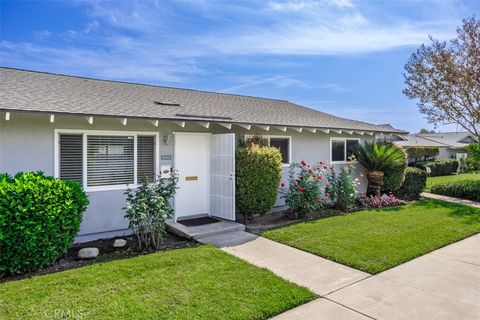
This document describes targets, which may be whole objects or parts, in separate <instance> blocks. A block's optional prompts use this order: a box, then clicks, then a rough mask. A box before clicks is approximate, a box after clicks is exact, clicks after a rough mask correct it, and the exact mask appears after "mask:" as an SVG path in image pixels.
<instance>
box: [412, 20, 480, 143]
mask: <svg viewBox="0 0 480 320" xmlns="http://www.w3.org/2000/svg"><path fill="white" fill-rule="evenodd" d="M430 39H431V42H432V43H431V45H430V46H427V45H422V46H421V47H420V48H419V49H418V50H417V51H416V52H415V53H413V54H412V55H411V57H410V59H409V60H408V62H407V64H406V65H405V73H404V77H405V84H406V85H407V88H406V89H404V90H403V93H404V94H405V95H406V96H407V97H408V98H410V99H418V100H419V102H418V103H417V106H418V108H419V109H420V112H421V113H423V114H425V115H426V118H427V119H428V120H429V122H431V123H435V124H437V123H442V122H443V123H445V122H454V123H457V124H458V125H460V126H461V127H463V128H464V129H465V130H467V131H468V132H470V133H471V134H472V135H474V136H475V137H476V139H477V141H480V125H479V124H480V20H476V19H475V18H470V19H465V20H463V26H462V27H461V28H457V38H455V39H453V40H450V42H448V43H447V42H441V41H438V40H434V39H433V38H430Z"/></svg>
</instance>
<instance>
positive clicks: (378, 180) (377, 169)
mask: <svg viewBox="0 0 480 320" xmlns="http://www.w3.org/2000/svg"><path fill="white" fill-rule="evenodd" d="M355 157H356V159H357V161H358V162H359V163H360V164H362V165H363V166H364V167H365V169H366V170H367V180H368V188H367V196H380V191H381V188H382V185H383V176H384V172H385V171H386V170H389V169H391V168H393V167H395V166H397V165H401V164H402V163H403V162H404V161H405V153H404V152H403V151H402V150H400V149H399V148H396V147H395V146H393V145H390V144H379V143H376V142H365V144H364V145H363V146H359V147H358V148H357V149H356V150H355Z"/></svg>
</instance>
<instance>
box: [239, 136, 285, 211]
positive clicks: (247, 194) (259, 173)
mask: <svg viewBox="0 0 480 320" xmlns="http://www.w3.org/2000/svg"><path fill="white" fill-rule="evenodd" d="M235 175H236V193H235V198H236V204H237V208H238V210H239V211H240V213H242V214H243V215H245V216H246V217H252V216H253V215H254V214H265V213H266V212H268V211H269V210H270V209H271V208H272V207H273V205H274V204H275V202H276V200H277V196H278V192H279V185H280V179H281V177H282V156H281V154H280V151H279V150H278V149H277V148H274V147H266V146H263V147H260V146H258V145H255V144H252V145H251V146H247V147H239V148H237V150H236V153H235Z"/></svg>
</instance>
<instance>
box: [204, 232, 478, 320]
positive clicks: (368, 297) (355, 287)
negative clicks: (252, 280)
mask: <svg viewBox="0 0 480 320" xmlns="http://www.w3.org/2000/svg"><path fill="white" fill-rule="evenodd" d="M200 241H202V242H204V243H211V244H213V245H215V246H217V247H219V248H221V249H222V250H224V251H226V252H229V253H231V254H233V255H235V256H237V257H239V258H242V259H244V260H247V261H249V262H251V263H252V264H255V265H257V266H260V267H265V268H267V269H269V270H271V271H272V272H274V273H275V274H277V275H278V276H280V277H282V278H284V279H286V280H289V281H291V282H294V283H296V284H298V285H301V286H304V287H307V288H309V289H310V290H312V291H313V292H315V293H316V294H318V295H319V296H320V298H319V299H317V300H314V301H312V302H310V303H307V304H304V305H302V306H299V307H297V308H295V309H292V310H289V311H287V312H285V313H283V314H281V315H279V316H277V317H275V319H277V320H278V319H280V320H286V319H480V234H477V235H475V236H472V237H470V238H468V239H465V240H462V241H459V242H457V243H454V244H452V245H449V246H446V247H444V248H441V249H439V250H436V251H434V252H432V253H429V254H426V255H424V256H421V257H419V258H417V259H414V260H412V261H409V262H407V263H405V264H402V265H400V266H398V267H395V268H392V269H390V270H387V271H385V272H382V273H380V274H378V275H375V276H370V275H369V274H366V273H364V272H360V271H357V270H354V269H351V268H348V267H346V266H343V265H341V264H337V263H335V262H332V261H330V260H326V259H322V258H320V257H318V256H315V255H312V254H309V253H306V252H303V251H300V250H297V249H294V248H291V247H288V246H285V245H283V244H280V243H277V242H274V241H271V240H268V239H265V238H262V237H257V236H255V235H252V234H250V233H247V232H244V231H236V232H232V233H229V234H220V235H215V236H212V237H207V238H203V239H200Z"/></svg>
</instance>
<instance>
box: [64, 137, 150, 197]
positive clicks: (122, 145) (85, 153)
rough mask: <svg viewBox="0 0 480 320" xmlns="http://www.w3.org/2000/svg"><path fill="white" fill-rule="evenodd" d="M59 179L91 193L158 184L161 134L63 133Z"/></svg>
mask: <svg viewBox="0 0 480 320" xmlns="http://www.w3.org/2000/svg"><path fill="white" fill-rule="evenodd" d="M57 139H58V149H57V150H56V156H55V159H56V163H57V165H56V176H57V177H59V178H61V179H69V180H73V181H77V182H79V183H81V184H82V185H83V186H84V187H85V188H86V190H87V191H97V190H114V189H123V188H124V187H125V186H126V185H128V186H129V187H135V185H137V184H138V183H141V182H142V180H146V181H147V182H149V183H150V182H154V181H155V178H156V175H157V171H158V168H157V166H158V154H157V153H158V151H157V149H156V143H158V142H157V140H158V135H157V134H156V133H153V132H149V133H148V134H147V133H140V132H138V133H137V132H125V133H124V134H123V133H119V134H116V133H102V132H100V131H88V130H86V131H72V132H68V131H66V130H65V131H63V130H62V131H59V132H58V134H57Z"/></svg>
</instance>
